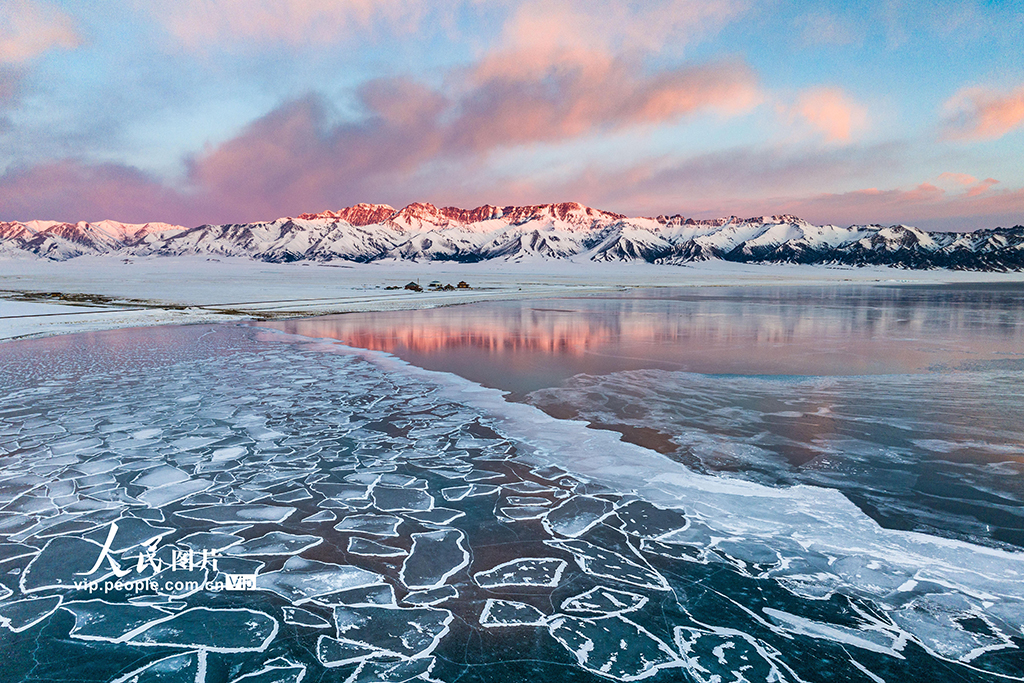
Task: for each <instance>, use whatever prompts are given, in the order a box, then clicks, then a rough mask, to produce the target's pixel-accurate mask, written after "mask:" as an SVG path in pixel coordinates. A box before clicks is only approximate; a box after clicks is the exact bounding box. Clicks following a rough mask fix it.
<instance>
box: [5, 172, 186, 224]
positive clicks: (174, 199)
mask: <svg viewBox="0 0 1024 683" xmlns="http://www.w3.org/2000/svg"><path fill="white" fill-rule="evenodd" d="M190 205H192V202H190V201H189V200H187V199H186V198H184V197H182V196H181V195H179V194H178V193H176V192H174V191H173V190H169V189H167V188H166V187H164V186H163V185H162V184H160V183H159V182H158V181H156V180H154V179H152V178H150V177H149V176H147V175H145V174H144V173H142V172H141V171H139V170H137V169H134V168H131V167H127V166H121V165H117V164H98V165H90V164H83V163H80V162H76V161H73V160H64V161H58V162H53V163H49V164H44V165H39V166H35V167H32V168H27V169H15V170H11V171H8V172H7V173H6V174H4V175H2V176H0V207H3V217H2V218H3V219H7V220H33V219H37V218H38V219H45V220H61V221H69V222H77V221H81V220H86V221H99V220H104V219H108V218H109V219H113V220H119V221H123V222H126V223H147V222H156V221H163V222H170V221H187V220H190V219H195V218H197V217H198V216H199V215H200V214H201V213H202V210H201V209H200V208H199V207H198V206H194V205H193V206H190Z"/></svg>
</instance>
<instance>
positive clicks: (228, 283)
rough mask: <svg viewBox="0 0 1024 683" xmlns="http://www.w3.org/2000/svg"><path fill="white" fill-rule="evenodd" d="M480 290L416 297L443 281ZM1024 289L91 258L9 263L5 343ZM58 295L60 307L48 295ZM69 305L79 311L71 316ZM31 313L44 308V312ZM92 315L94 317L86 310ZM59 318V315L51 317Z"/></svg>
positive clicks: (859, 272)
mask: <svg viewBox="0 0 1024 683" xmlns="http://www.w3.org/2000/svg"><path fill="white" fill-rule="evenodd" d="M461 280H465V281H466V282H468V283H469V284H470V286H471V288H470V289H464V290H456V291H451V292H430V291H424V292H419V293H417V292H411V291H406V290H403V289H399V290H388V289H385V288H386V287H402V286H404V285H405V284H406V283H408V282H419V283H420V284H421V285H422V286H424V288H426V286H427V285H429V283H430V282H433V281H438V282H441V283H444V284H452V285H455V284H457V283H458V282H459V281H461ZM978 282H1003V283H1006V282H1022V283H1024V273H1022V272H1010V273H991V272H971V271H952V270H938V269H934V270H901V269H895V268H888V267H858V268H854V267H846V266H807V265H768V264H741V263H730V262H725V261H705V262H698V263H693V264H690V265H687V266H667V265H651V264H647V263H592V262H588V263H575V262H571V261H545V260H536V261H526V262H519V263H495V262H493V261H491V262H485V263H477V264H451V263H443V262H441V263H436V262H434V263H421V262H406V261H390V262H384V261H381V262H375V263H371V264H358V263H344V264H341V263H310V262H302V263H292V264H274V263H262V262H257V261H252V260H249V259H244V258H223V259H219V260H218V259H207V258H204V257H189V256H182V257H148V258H139V259H128V260H126V259H123V258H119V257H113V256H82V257H79V258H76V259H72V260H70V261H61V262H57V261H49V260H45V259H35V258H32V259H28V258H17V259H3V260H0V340H2V339H18V338H30V337H39V336H49V335H53V334H67V333H72V332H88V331H97V330H104V329H115V328H121V327H141V326H151V325H161V324H181V323H205V322H218V321H227V320H243V319H249V318H257V319H267V318H282V317H301V316H311V315H325V314H329V313H347V312H355V311H394V310H408V309H416V308H433V307H437V306H447V305H453V304H462V303H471V302H477V301H497V300H508V299H521V298H545V297H557V296H566V295H572V296H576V295H581V294H587V293H592V294H599V293H601V292H602V291H609V290H616V289H621V288H633V287H681V286H701V287H726V286H762V285H775V286H778V285H805V286H806V285H843V284H854V285H870V284H880V285H885V284H930V285H938V284H966V283H978ZM50 294H56V295H57V296H46V295H50ZM70 297H77V298H78V299H81V297H89V298H90V301H86V302H83V301H81V300H76V301H75V302H74V303H75V304H77V305H76V306H74V307H69V306H68V305H67V304H68V301H69V298H70ZM28 304H37V305H38V306H39V307H38V308H35V309H31V308H27V307H26V306H27V305H28ZM83 305H84V306H88V307H83ZM49 313H60V314H61V315H59V316H56V315H47V314H49Z"/></svg>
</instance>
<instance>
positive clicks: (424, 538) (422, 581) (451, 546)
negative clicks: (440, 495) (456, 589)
mask: <svg viewBox="0 0 1024 683" xmlns="http://www.w3.org/2000/svg"><path fill="white" fill-rule="evenodd" d="M465 541H466V534H465V533H464V532H462V531H461V530H459V529H444V530H438V531H428V532H424V533H420V534H413V535H412V550H411V551H410V552H409V556H408V557H407V558H406V559H405V562H403V563H402V570H401V572H400V573H399V579H400V580H401V582H402V583H404V584H405V585H406V586H407V587H408V588H409V589H410V590H429V589H431V588H438V587H440V586H441V585H443V584H444V583H445V582H446V581H447V580H448V579H449V578H451V577H452V576H453V575H455V574H456V573H457V572H459V571H460V570H461V569H464V568H465V567H466V566H467V565H469V551H468V550H467V549H466V546H465Z"/></svg>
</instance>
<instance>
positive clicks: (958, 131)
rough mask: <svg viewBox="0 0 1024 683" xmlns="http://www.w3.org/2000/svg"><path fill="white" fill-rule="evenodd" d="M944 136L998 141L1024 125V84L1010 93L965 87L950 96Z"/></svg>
mask: <svg viewBox="0 0 1024 683" xmlns="http://www.w3.org/2000/svg"><path fill="white" fill-rule="evenodd" d="M943 109H944V110H945V111H946V113H947V117H946V122H945V130H944V132H943V136H944V137H945V138H947V139H951V140H996V139H998V138H1001V137H1003V136H1004V135H1006V134H1007V133H1009V132H1011V131H1013V130H1015V129H1017V128H1020V127H1022V126H1024V86H1020V87H1018V88H1015V89H1013V90H1011V91H1009V92H1000V91H996V90H991V89H987V88H964V89H963V90H960V91H959V92H957V93H956V94H955V95H954V96H953V97H952V98H950V99H949V100H948V101H947V102H946V103H945V105H944V106H943Z"/></svg>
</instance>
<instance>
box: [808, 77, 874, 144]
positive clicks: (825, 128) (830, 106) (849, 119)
mask: <svg viewBox="0 0 1024 683" xmlns="http://www.w3.org/2000/svg"><path fill="white" fill-rule="evenodd" d="M792 112H793V114H794V116H796V117H797V118H799V119H802V120H804V121H806V122H807V123H809V124H810V125H811V126H812V127H813V128H815V129H816V130H817V131H818V132H820V133H822V134H824V136H825V140H826V141H828V142H842V143H846V142H849V141H850V139H851V137H852V135H853V133H854V132H855V131H857V130H860V129H862V128H863V127H864V126H865V125H866V123H867V118H868V116H867V110H866V109H865V108H864V107H863V106H861V105H859V104H857V103H856V102H854V101H853V100H852V99H851V98H850V97H849V96H848V95H847V94H846V93H844V92H843V91H842V90H841V89H840V88H815V89H812V90H808V91H806V92H804V93H803V94H802V95H801V96H800V98H799V99H798V100H797V103H796V105H795V106H794V107H793V110H792Z"/></svg>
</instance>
